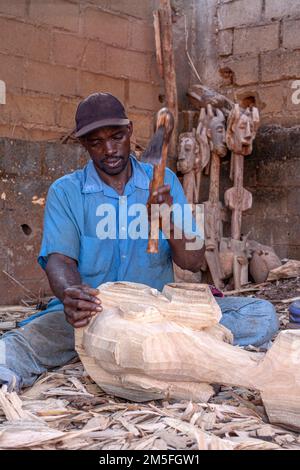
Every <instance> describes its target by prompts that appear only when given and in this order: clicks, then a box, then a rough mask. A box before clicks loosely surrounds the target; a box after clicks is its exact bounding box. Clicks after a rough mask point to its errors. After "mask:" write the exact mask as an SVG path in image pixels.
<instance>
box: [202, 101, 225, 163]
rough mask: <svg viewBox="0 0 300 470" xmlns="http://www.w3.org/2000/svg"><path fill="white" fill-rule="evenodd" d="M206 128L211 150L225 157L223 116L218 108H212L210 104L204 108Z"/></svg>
mask: <svg viewBox="0 0 300 470" xmlns="http://www.w3.org/2000/svg"><path fill="white" fill-rule="evenodd" d="M206 121H207V123H206V128H207V137H208V140H209V144H210V148H211V151H212V152H214V153H216V154H217V155H218V156H219V157H225V155H226V153H227V147H226V133H225V116H224V114H223V113H222V111H221V110H220V109H218V108H216V109H214V108H213V107H212V106H211V105H210V104H208V105H207V108H206Z"/></svg>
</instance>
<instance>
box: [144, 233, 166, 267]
mask: <svg viewBox="0 0 300 470" xmlns="http://www.w3.org/2000/svg"><path fill="white" fill-rule="evenodd" d="M141 241H142V243H141V247H140V256H139V261H140V266H141V268H145V267H146V266H149V267H150V268H159V267H160V268H163V267H165V266H166V265H167V264H168V262H169V259H170V258H171V250H170V246H169V243H168V241H167V240H165V239H160V240H159V245H158V253H147V247H148V240H141Z"/></svg>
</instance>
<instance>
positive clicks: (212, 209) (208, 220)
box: [200, 104, 227, 289]
mask: <svg viewBox="0 0 300 470" xmlns="http://www.w3.org/2000/svg"><path fill="white" fill-rule="evenodd" d="M200 119H202V120H203V121H205V127H206V129H207V136H208V141H209V144H210V150H211V164H210V165H211V166H210V185H209V200H208V201H206V202H205V203H204V217H205V225H204V228H205V247H206V252H205V258H206V261H207V264H208V267H209V270H210V273H211V276H212V279H213V282H214V284H215V286H216V287H217V288H218V289H222V288H223V287H224V283H223V281H222V279H224V273H223V271H222V267H221V264H220V258H219V243H220V240H221V237H222V204H221V202H220V201H219V194H220V189H219V187H220V158H222V157H224V156H225V155H226V153H227V147H226V141H225V117H224V114H223V113H222V111H220V110H219V109H216V110H213V108H212V106H211V105H210V104H209V105H208V106H207V111H206V112H205V109H201V112H200Z"/></svg>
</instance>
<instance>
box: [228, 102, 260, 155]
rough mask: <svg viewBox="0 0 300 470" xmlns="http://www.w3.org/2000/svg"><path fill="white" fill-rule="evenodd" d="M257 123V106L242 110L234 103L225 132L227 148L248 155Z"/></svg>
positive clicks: (251, 147)
mask: <svg viewBox="0 0 300 470" xmlns="http://www.w3.org/2000/svg"><path fill="white" fill-rule="evenodd" d="M258 125H259V116H258V110H257V108H252V110H250V109H249V108H248V109H246V110H245V111H242V110H241V109H240V107H239V106H238V105H235V108H234V109H233V110H232V111H231V113H230V116H229V120H228V129H227V134H226V142H227V145H228V147H229V149H230V150H232V151H233V152H235V153H237V154H240V155H250V153H251V152H252V149H253V141H254V138H255V136H256V131H257V128H258Z"/></svg>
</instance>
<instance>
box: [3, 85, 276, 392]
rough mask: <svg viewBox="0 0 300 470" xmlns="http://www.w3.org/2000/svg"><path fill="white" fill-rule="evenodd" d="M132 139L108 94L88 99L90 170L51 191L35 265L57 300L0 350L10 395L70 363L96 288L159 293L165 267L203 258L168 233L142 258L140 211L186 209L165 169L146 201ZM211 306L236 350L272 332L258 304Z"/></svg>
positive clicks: (97, 306)
mask: <svg viewBox="0 0 300 470" xmlns="http://www.w3.org/2000/svg"><path fill="white" fill-rule="evenodd" d="M132 129H133V127H132V123H131V122H130V121H129V120H128V118H127V116H126V112H125V109H124V107H123V105H122V104H121V103H120V102H119V101H118V100H117V98H115V97H114V96H112V95H110V94H109V93H95V94H93V95H91V96H89V97H88V98H86V99H85V100H83V101H82V102H81V103H80V104H79V106H78V109H77V113H76V131H77V133H76V136H77V137H78V138H79V139H80V141H81V143H82V145H83V146H84V147H85V148H86V150H87V151H88V153H89V155H90V157H91V160H90V161H89V163H88V164H87V165H86V166H85V167H84V168H83V169H81V170H77V171H75V172H74V173H72V174H69V175H65V176H63V177H62V178H60V179H58V180H57V181H55V182H54V183H53V184H52V185H51V187H50V189H49V192H48V197H47V204H46V208H45V220H44V233H43V242H42V247H41V251H40V256H39V263H40V265H41V266H42V267H43V268H44V269H45V271H46V274H47V276H48V279H49V282H50V286H51V288H52V291H53V293H54V295H55V296H56V297H55V298H54V299H52V300H51V301H50V302H49V304H48V308H47V310H45V311H44V312H41V314H39V315H38V316H37V317H36V318H30V319H29V320H28V321H27V322H23V324H22V326H21V328H19V329H16V330H14V331H11V332H9V333H7V334H5V335H4V336H3V337H2V339H1V340H0V383H7V384H8V385H9V387H10V388H20V387H21V386H30V385H32V384H33V383H34V381H35V380H36V379H37V378H38V376H39V375H40V374H42V373H44V372H46V371H47V370H48V369H51V368H53V367H58V366H61V365H63V364H65V363H67V362H68V361H70V360H71V359H73V358H74V357H76V352H75V349H74V327H75V328H77V327H83V326H85V325H87V324H88V323H89V321H90V320H91V318H92V317H93V316H94V315H95V314H97V313H98V314H99V315H101V311H102V307H101V298H100V299H99V298H98V297H97V294H99V291H98V290H97V287H98V286H99V285H102V284H103V283H105V282H108V281H132V282H140V283H144V284H146V285H148V286H150V287H154V288H157V289H158V290H162V289H163V287H164V286H165V285H166V284H168V283H170V282H172V281H173V268H172V261H174V262H175V263H176V264H178V265H179V266H181V267H182V268H184V269H189V270H192V271H197V270H199V268H200V266H199V264H200V263H201V261H202V259H203V255H204V253H203V252H204V249H203V248H200V249H199V247H197V248H194V249H187V242H191V239H189V237H190V235H191V233H189V234H188V235H189V237H188V238H187V236H186V235H187V234H186V233H185V232H183V233H182V237H181V239H176V238H175V237H174V230H173V227H172V226H171V231H170V237H169V238H168V239H166V237H165V236H163V234H162V233H160V239H159V252H158V253H156V254H149V253H147V251H146V248H147V244H148V230H146V234H147V235H146V236H144V237H143V236H140V237H139V236H138V229H137V225H138V224H136V226H134V223H135V222H136V219H135V215H136V212H138V210H139V211H140V212H141V213H143V211H144V210H146V211H147V207H148V208H149V207H151V205H152V204H163V203H164V204H167V205H171V204H178V206H179V208H183V207H184V206H185V205H186V203H187V201H186V198H185V196H184V192H183V189H182V187H181V185H180V183H179V181H178V179H177V177H176V175H175V174H174V173H173V172H172V171H170V170H168V169H167V170H166V174H165V181H164V185H163V186H161V187H160V188H159V189H158V190H157V192H156V193H155V194H153V195H152V197H151V198H150V199H149V194H150V193H149V186H150V182H151V178H152V172H153V168H152V166H151V165H148V164H145V163H140V162H138V161H137V160H136V159H135V157H134V155H131V154H130V137H131V134H132ZM58 158H59V156H58ZM137 205H138V206H137ZM124 207H125V208H126V210H124ZM144 218H146V219H147V218H148V217H147V212H146V216H145V217H144ZM112 221H113V222H116V223H115V224H113V223H112ZM142 223H143V217H142V218H141V224H142ZM134 228H135V229H134ZM147 228H148V227H147ZM144 232H145V231H144ZM133 234H134V236H133ZM141 235H143V234H141ZM195 237H196V235H195ZM100 297H101V296H100ZM188 301H189V299H188V298H187V303H188ZM218 303H219V306H220V307H221V310H222V313H223V316H222V319H221V323H222V324H224V325H225V326H226V327H227V328H229V329H231V331H232V333H233V335H234V342H235V344H249V343H251V344H255V345H260V344H263V343H265V342H266V341H269V340H270V338H271V337H272V335H273V334H274V333H275V331H276V330H277V327H278V324H277V319H276V315H275V311H274V308H273V306H272V305H271V304H270V303H268V302H266V301H262V300H258V299H243V298H238V299H234V298H224V299H223V298H221V299H218ZM199 359H200V358H199Z"/></svg>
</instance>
